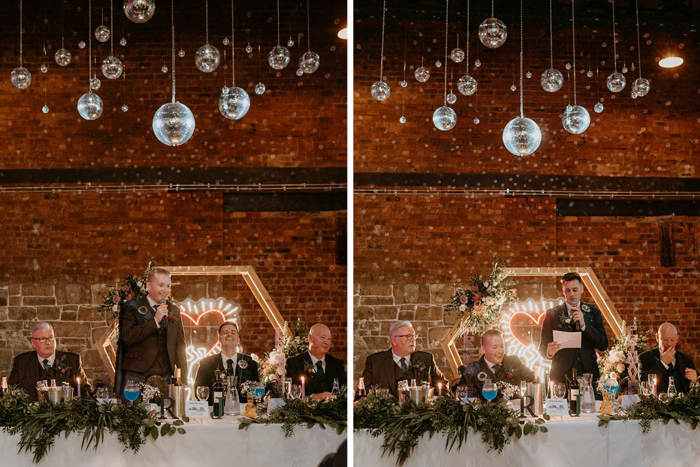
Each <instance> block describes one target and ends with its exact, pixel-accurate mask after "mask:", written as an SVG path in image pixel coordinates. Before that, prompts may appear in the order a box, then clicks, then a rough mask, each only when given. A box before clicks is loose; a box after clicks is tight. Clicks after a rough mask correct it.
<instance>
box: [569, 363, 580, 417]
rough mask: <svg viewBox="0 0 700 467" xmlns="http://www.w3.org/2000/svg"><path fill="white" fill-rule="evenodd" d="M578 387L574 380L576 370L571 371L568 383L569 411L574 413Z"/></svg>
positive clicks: (576, 381)
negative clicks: (571, 375)
mask: <svg viewBox="0 0 700 467" xmlns="http://www.w3.org/2000/svg"><path fill="white" fill-rule="evenodd" d="M579 390H580V387H579V385H578V380H577V379H576V368H574V369H573V378H571V382H570V383H569V410H573V411H574V412H576V396H578V395H579Z"/></svg>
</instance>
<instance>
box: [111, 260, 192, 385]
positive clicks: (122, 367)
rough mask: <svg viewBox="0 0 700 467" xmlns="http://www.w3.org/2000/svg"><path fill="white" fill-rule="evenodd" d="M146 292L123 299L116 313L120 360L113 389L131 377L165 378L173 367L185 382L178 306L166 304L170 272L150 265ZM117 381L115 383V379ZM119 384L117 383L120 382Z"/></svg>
mask: <svg viewBox="0 0 700 467" xmlns="http://www.w3.org/2000/svg"><path fill="white" fill-rule="evenodd" d="M146 290H147V291H148V294H147V295H146V296H145V297H144V296H140V297H136V298H134V299H132V300H129V301H128V302H126V303H125V304H124V305H123V306H122V309H121V313H120V314H119V349H118V353H119V354H120V357H121V358H120V361H119V364H118V365H117V367H118V368H117V375H118V377H117V376H115V392H117V394H119V395H121V392H122V388H123V385H124V384H125V383H126V382H127V381H128V380H132V381H135V382H144V381H146V380H147V379H148V378H149V377H150V376H152V375H158V376H162V377H168V376H171V375H173V374H174V372H175V366H177V367H178V368H180V369H181V374H182V379H181V380H182V383H183V384H187V377H186V375H187V359H186V357H185V331H184V328H183V325H182V318H181V316H180V309H179V308H178V307H177V306H175V305H174V304H173V303H168V297H169V296H170V273H169V272H168V271H167V270H165V269H163V268H153V269H152V270H151V271H150V272H149V273H148V277H147V281H146ZM117 381H119V382H117ZM120 383H121V384H120Z"/></svg>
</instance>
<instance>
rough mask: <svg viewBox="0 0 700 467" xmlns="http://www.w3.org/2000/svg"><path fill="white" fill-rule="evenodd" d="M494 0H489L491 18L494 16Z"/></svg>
mask: <svg viewBox="0 0 700 467" xmlns="http://www.w3.org/2000/svg"><path fill="white" fill-rule="evenodd" d="M494 1H495V0H491V18H494V15H493V3H494Z"/></svg>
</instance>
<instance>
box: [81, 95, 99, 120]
mask: <svg viewBox="0 0 700 467" xmlns="http://www.w3.org/2000/svg"><path fill="white" fill-rule="evenodd" d="M78 113H79V114H80V116H81V117H83V118H84V119H85V120H97V119H98V118H100V115H102V99H101V98H100V96H98V95H97V94H95V93H94V92H92V91H90V92H86V93H85V94H83V95H82V96H80V99H78Z"/></svg>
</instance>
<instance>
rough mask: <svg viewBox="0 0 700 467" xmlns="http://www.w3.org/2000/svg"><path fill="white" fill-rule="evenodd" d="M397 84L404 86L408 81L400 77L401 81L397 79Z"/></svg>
mask: <svg viewBox="0 0 700 467" xmlns="http://www.w3.org/2000/svg"><path fill="white" fill-rule="evenodd" d="M399 86H401V87H402V88H405V87H406V86H408V82H407V81H406V80H405V79H402V80H401V81H399Z"/></svg>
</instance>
